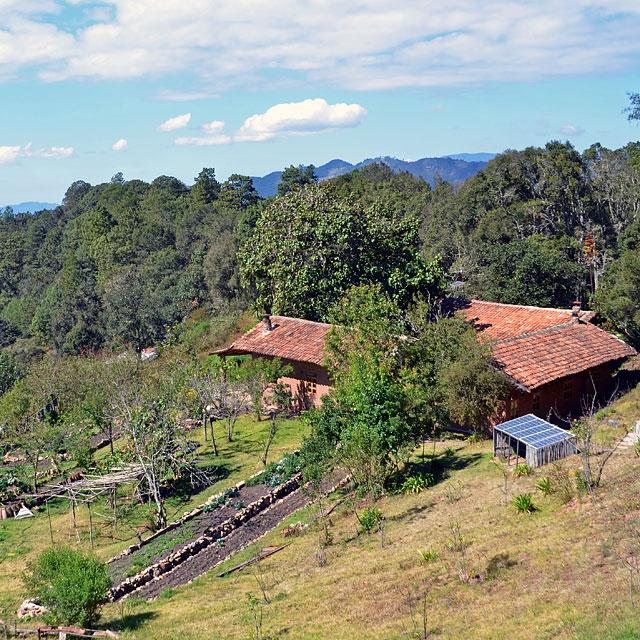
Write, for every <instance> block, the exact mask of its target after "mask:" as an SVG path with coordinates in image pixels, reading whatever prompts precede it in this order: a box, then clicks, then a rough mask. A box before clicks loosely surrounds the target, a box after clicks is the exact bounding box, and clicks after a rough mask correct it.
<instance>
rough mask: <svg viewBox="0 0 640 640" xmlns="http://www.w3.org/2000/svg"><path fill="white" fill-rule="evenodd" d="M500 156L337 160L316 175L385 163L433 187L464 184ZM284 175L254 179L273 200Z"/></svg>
mask: <svg viewBox="0 0 640 640" xmlns="http://www.w3.org/2000/svg"><path fill="white" fill-rule="evenodd" d="M496 155H497V154H495V153H458V154H455V155H451V156H443V157H441V158H421V159H420V160H398V158H391V157H390V156H380V157H378V158H367V159H366V160H363V161H362V162H359V163H358V164H351V163H350V162H346V161H345V160H339V159H336V160H331V161H329V162H327V164H323V165H321V166H319V167H316V175H317V176H318V179H319V180H327V179H329V178H335V177H336V176H341V175H342V174H344V173H349V172H350V171H353V170H354V169H362V168H363V167H366V166H367V165H369V164H373V163H374V162H383V163H384V164H386V165H388V166H389V167H390V168H391V169H393V170H394V171H398V170H400V171H408V172H409V173H411V174H412V175H414V176H416V177H421V178H424V179H425V180H426V181H427V182H428V183H429V184H431V186H433V184H434V182H435V177H436V175H439V176H440V177H441V178H442V179H443V180H447V181H448V182H462V181H464V180H466V179H467V178H470V177H471V176H473V175H475V174H476V173H478V171H480V169H484V167H486V165H487V162H488V161H489V160H491V158H494V157H495V156H496ZM281 175H282V171H272V172H271V173H268V174H267V175H266V176H262V177H256V176H253V186H254V187H255V188H256V189H257V191H258V193H259V194H260V195H261V196H262V197H263V198H267V197H269V196H273V195H275V194H276V193H277V192H278V183H279V182H280V176H281Z"/></svg>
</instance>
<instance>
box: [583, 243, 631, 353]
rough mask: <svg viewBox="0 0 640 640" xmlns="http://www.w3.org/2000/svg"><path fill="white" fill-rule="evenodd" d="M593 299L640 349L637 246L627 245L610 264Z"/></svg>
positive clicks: (617, 327)
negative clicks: (629, 246) (619, 255)
mask: <svg viewBox="0 0 640 640" xmlns="http://www.w3.org/2000/svg"><path fill="white" fill-rule="evenodd" d="M593 301H594V304H595V308H596V309H597V310H598V311H599V312H600V313H601V314H602V315H603V316H604V317H605V318H606V319H607V320H608V322H609V323H610V324H611V325H612V326H613V327H614V328H615V329H616V331H618V332H619V333H621V334H622V335H624V336H625V338H626V339H627V340H628V341H629V342H630V343H631V344H633V346H634V347H635V348H636V349H640V252H639V251H638V250H637V249H634V248H629V249H627V251H625V252H624V253H623V254H622V256H621V257H620V259H619V260H617V261H616V262H614V263H613V264H612V265H611V268H610V269H609V272H608V273H607V274H606V276H605V278H604V280H603V283H602V287H601V288H600V289H598V291H596V293H595V295H594V297H593Z"/></svg>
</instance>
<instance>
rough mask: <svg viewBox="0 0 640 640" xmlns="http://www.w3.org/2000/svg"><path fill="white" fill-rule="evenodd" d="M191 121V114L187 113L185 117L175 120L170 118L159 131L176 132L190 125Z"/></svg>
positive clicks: (177, 117) (178, 117)
mask: <svg viewBox="0 0 640 640" xmlns="http://www.w3.org/2000/svg"><path fill="white" fill-rule="evenodd" d="M189 120H191V114H190V113H185V114H184V115H181V116H176V117H175V118H169V119H168V120H165V121H164V122H163V123H162V124H161V125H160V126H159V127H158V131H174V130H175V129H182V128H183V127H186V126H187V125H188V124H189Z"/></svg>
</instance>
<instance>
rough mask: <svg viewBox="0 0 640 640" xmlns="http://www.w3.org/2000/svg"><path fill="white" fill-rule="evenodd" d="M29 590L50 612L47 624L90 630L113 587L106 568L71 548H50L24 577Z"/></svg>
mask: <svg viewBox="0 0 640 640" xmlns="http://www.w3.org/2000/svg"><path fill="white" fill-rule="evenodd" d="M23 580H24V583H25V585H26V587H27V588H28V589H29V590H30V591H31V592H32V593H33V595H34V596H36V597H37V598H38V599H39V600H40V602H41V603H42V605H43V606H45V607H46V608H47V609H49V613H48V614H47V615H46V616H45V620H46V622H48V623H50V624H54V625H59V624H64V625H68V624H78V625H81V626H83V627H90V626H92V625H93V623H95V622H97V620H98V618H99V617H100V606H101V604H102V603H103V602H104V601H105V599H106V596H107V591H108V589H109V587H110V586H111V577H110V576H109V570H108V569H107V565H106V564H104V563H103V562H101V561H100V560H98V558H97V557H96V556H94V555H93V554H88V553H84V552H83V551H80V550H74V549H71V548H69V547H62V548H59V549H47V550H46V551H44V552H43V553H42V554H41V555H40V557H39V558H38V559H37V560H36V561H35V562H34V563H30V564H29V565H28V569H27V571H26V572H25V573H24V574H23Z"/></svg>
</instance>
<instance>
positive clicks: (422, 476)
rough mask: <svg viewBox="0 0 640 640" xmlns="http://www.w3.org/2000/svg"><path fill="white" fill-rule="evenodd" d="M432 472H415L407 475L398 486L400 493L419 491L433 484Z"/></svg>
mask: <svg viewBox="0 0 640 640" xmlns="http://www.w3.org/2000/svg"><path fill="white" fill-rule="evenodd" d="M433 482H434V480H433V474H432V473H416V474H415V475H413V476H409V477H408V478H407V479H406V480H405V481H404V482H403V483H402V485H401V486H400V491H401V492H402V493H420V492H421V491H424V490H425V489H428V488H429V487H432V486H433Z"/></svg>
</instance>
